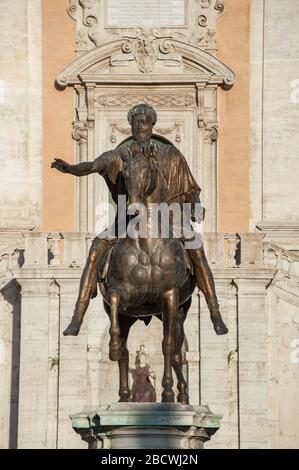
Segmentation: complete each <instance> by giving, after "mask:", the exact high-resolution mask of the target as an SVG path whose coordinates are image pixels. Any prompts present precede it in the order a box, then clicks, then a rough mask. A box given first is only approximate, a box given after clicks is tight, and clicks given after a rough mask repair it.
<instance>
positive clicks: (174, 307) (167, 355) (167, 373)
mask: <svg viewBox="0 0 299 470" xmlns="http://www.w3.org/2000/svg"><path fill="white" fill-rule="evenodd" d="M160 303H161V307H162V312H163V341H162V350H163V356H164V374H163V379H162V387H163V389H164V390H163V392H162V402H174V393H173V390H172V387H173V378H172V354H173V350H174V322H175V318H176V316H177V313H178V306H179V293H178V289H170V290H168V291H166V292H164V293H163V294H161V296H160Z"/></svg>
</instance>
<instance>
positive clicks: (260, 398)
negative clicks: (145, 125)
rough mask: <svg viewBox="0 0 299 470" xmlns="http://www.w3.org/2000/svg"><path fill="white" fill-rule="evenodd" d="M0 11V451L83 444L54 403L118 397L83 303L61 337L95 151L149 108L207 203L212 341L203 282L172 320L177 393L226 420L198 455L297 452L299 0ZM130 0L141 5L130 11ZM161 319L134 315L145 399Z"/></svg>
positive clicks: (85, 233)
mask: <svg viewBox="0 0 299 470" xmlns="http://www.w3.org/2000/svg"><path fill="white" fill-rule="evenodd" d="M2 3H3V5H1V6H2V15H1V32H0V37H1V45H2V47H1V54H0V61H1V62H3V63H1V65H2V67H1V75H0V106H1V110H2V112H1V117H0V119H1V130H2V132H1V139H0V148H1V153H0V155H1V159H2V171H1V186H0V202H1V204H0V211H1V223H0V448H8V447H11V448H15V447H18V448H85V447H86V444H85V443H84V442H82V441H81V440H80V438H79V436H78V435H76V434H75V433H74V432H73V431H72V430H71V426H70V419H69V415H70V414H73V413H77V412H79V411H81V410H82V409H83V408H84V407H86V406H91V405H97V404H101V403H107V402H110V401H116V400H117V391H118V390H117V389H118V371H117V364H115V363H111V362H110V361H109V358H108V342H109V334H108V329H109V324H108V317H107V315H106V314H105V312H104V309H103V307H102V302H101V298H100V296H98V297H97V298H95V299H94V300H93V301H92V302H91V305H90V307H89V310H88V313H87V315H86V318H85V321H84V324H83V328H82V331H81V333H80V335H79V336H78V337H67V338H65V337H63V336H62V331H63V330H64V328H65V327H66V326H67V324H68V322H69V320H70V317H71V315H72V313H73V309H74V304H75V300H76V295H77V291H78V284H79V280H80V275H81V272H82V268H83V266H84V263H85V259H86V257H87V253H88V248H89V246H90V243H91V240H92V239H93V237H94V234H95V232H96V231H97V222H98V219H99V218H100V217H101V214H100V213H99V211H98V203H99V202H108V201H109V193H108V190H107V188H106V186H105V182H104V180H101V178H100V177H99V176H98V175H91V176H89V177H82V178H80V179H79V178H78V179H75V178H74V177H72V176H70V175H63V174H61V173H58V172H56V171H54V170H51V168H50V164H51V161H52V160H53V157H55V156H59V157H61V158H63V159H65V160H67V161H68V162H70V163H75V162H81V161H88V160H93V159H94V158H95V157H96V156H97V155H99V154H100V153H101V152H103V151H104V150H107V149H112V148H114V147H116V146H117V145H119V144H120V143H121V142H123V141H124V140H125V139H126V138H128V137H129V135H130V128H129V125H128V122H127V120H126V114H127V111H128V109H129V108H130V107H131V106H133V105H134V104H137V103H140V102H146V103H149V104H151V105H153V106H154V108H155V109H156V111H157V114H158V121H157V124H156V126H155V128H154V133H155V134H156V135H157V136H161V137H163V138H166V139H167V140H168V141H170V142H173V143H174V144H175V145H176V146H177V147H178V148H179V149H180V150H181V151H182V153H183V154H184V155H185V156H186V159H187V161H188V163H189V166H190V168H191V170H192V173H193V174H194V176H195V179H196V180H197V181H198V183H199V185H200V187H201V188H202V199H203V202H204V205H205V207H206V220H205V223H204V227H203V228H204V244H205V248H206V252H207V255H208V259H209V263H210V265H211V268H212V270H213V274H214V278H215V281H216V288H217V294H218V298H219V302H220V304H221V309H222V312H223V317H224V320H225V322H226V324H227V326H228V328H229V334H228V335H226V336H224V337H217V336H216V335H215V333H214V330H213V329H212V326H211V324H210V319H209V312H208V309H207V306H206V304H205V301H204V298H203V297H202V295H201V294H195V295H194V299H193V303H192V307H191V309H190V311H189V313H188V318H187V320H186V339H185V342H184V368H185V372H186V374H187V378H188V387H189V395H190V401H191V403H192V404H199V403H202V404H208V405H209V406H210V408H211V409H212V411H214V412H215V413H221V414H223V420H222V426H221V429H220V430H219V432H218V433H217V434H216V435H215V436H214V437H213V439H212V440H211V442H210V443H209V444H207V447H209V448H298V447H299V407H298V400H297V393H296V392H297V389H298V386H299V351H298V348H299V309H298V308H299V283H298V282H299V263H298V262H299V204H298V202H299V185H298V183H297V174H298V170H299V168H298V165H299V163H298V161H299V160H298V159H297V158H296V152H298V150H297V149H298V147H299V137H298V134H297V133H296V126H297V121H298V112H299V108H298V107H299V91H298V90H299V77H298V76H296V74H297V70H298V62H299V58H298V57H299V50H298V49H299V46H298V44H299V41H298V35H299V33H298V28H297V25H298V21H299V5H298V2H297V1H296V0H285V1H284V2H281V1H279V0H239V1H237V2H236V1H234V0H156V1H153V0H152V1H151V2H149V1H147V0H143V2H137V1H136V0H128V1H127V2H123V1H119V0H70V1H67V0H30V2H29V1H28V2H27V1H25V0H10V1H8V0H4V1H3V2H2ZM141 4H142V6H141ZM161 341H162V331H161V325H160V323H159V322H158V321H156V322H155V321H154V320H153V321H152V322H151V324H150V325H149V326H148V327H145V326H144V325H143V323H141V322H139V324H136V326H134V328H133V331H132V334H131V337H130V338H129V350H130V353H131V354H130V361H131V365H132V367H133V365H134V360H135V352H136V350H137V349H138V347H139V345H140V344H145V345H146V349H147V353H148V355H149V360H150V363H151V365H152V367H153V369H154V370H155V371H156V373H157V395H158V396H159V395H160V393H161V390H160V388H159V387H160V385H159V384H160V382H161V374H162V366H163V361H162V351H161Z"/></svg>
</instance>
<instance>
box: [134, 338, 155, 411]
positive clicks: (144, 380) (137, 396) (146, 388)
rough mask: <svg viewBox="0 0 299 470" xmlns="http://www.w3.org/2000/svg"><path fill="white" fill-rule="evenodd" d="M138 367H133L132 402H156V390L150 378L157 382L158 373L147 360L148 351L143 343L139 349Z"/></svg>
mask: <svg viewBox="0 0 299 470" xmlns="http://www.w3.org/2000/svg"><path fill="white" fill-rule="evenodd" d="M135 365H136V369H131V371H130V372H131V374H132V376H133V385H132V402H135V403H137V402H139V403H140V402H156V390H155V387H154V386H153V385H152V383H151V381H150V378H152V379H153V381H154V384H155V379H156V375H155V373H154V371H153V370H152V369H151V367H150V366H149V365H148V364H147V361H146V352H145V347H144V345H143V344H141V346H140V350H139V351H137V357H136V361H135Z"/></svg>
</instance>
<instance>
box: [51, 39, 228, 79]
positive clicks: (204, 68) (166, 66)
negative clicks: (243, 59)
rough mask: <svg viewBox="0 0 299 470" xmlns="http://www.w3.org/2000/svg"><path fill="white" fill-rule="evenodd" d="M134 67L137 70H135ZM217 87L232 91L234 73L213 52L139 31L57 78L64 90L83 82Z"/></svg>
mask: <svg viewBox="0 0 299 470" xmlns="http://www.w3.org/2000/svg"><path fill="white" fill-rule="evenodd" d="M132 64H134V67H135V68H132ZM170 76H171V80H172V81H173V82H176V83H183V82H184V83H203V84H217V85H222V86H224V87H225V88H230V87H231V86H232V85H233V84H234V83H235V80H236V76H235V74H234V72H233V71H232V70H231V69H230V68H229V67H227V66H226V65H225V64H224V63H223V62H221V60H219V59H218V58H217V57H215V56H214V55H212V54H210V53H209V52H207V51H205V50H203V49H201V48H199V47H196V46H194V45H192V44H190V43H187V42H184V41H182V40H179V39H176V38H170V37H161V36H159V35H158V34H156V33H155V32H154V31H151V32H144V31H139V32H138V33H136V34H131V35H128V36H123V37H122V38H121V39H117V40H114V41H110V42H109V43H106V44H103V45H101V46H99V47H97V48H95V49H92V50H91V51H89V52H87V53H85V54H83V55H81V56H80V57H78V58H77V59H75V60H74V61H73V62H72V63H70V64H69V65H68V66H67V67H65V68H64V69H63V70H62V71H61V72H60V74H59V75H58V77H57V84H58V85H59V86H60V87H65V86H67V85H75V84H80V83H81V84H82V83H119V82H122V83H126V82H132V80H133V81H134V82H136V83H144V82H147V83H148V82H150V83H155V82H159V83H163V82H169V77H170Z"/></svg>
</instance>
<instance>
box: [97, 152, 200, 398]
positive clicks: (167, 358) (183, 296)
mask: <svg viewBox="0 0 299 470" xmlns="http://www.w3.org/2000/svg"><path fill="white" fill-rule="evenodd" d="M124 179H125V184H126V188H127V193H128V195H129V196H128V208H129V209H132V208H133V209H134V208H136V207H137V208H138V207H139V204H140V203H142V204H143V207H145V210H146V216H147V217H146V224H147V236H146V238H142V237H140V236H139V235H138V234H136V236H134V237H132V235H131V234H130V236H128V234H127V235H126V237H125V238H119V239H118V240H117V242H116V243H115V245H114V246H113V248H112V250H111V252H110V256H108V259H107V261H106V269H105V268H104V272H106V275H105V276H104V279H103V274H102V278H101V280H100V282H99V285H100V290H101V293H102V295H103V297H104V307H105V310H106V312H107V313H108V315H109V317H110V321H111V326H110V330H109V331H110V343H109V357H110V359H111V360H112V361H118V366H119V377H120V387H119V398H120V401H128V400H129V398H130V390H129V385H128V363H129V353H128V349H127V338H128V334H129V331H130V328H131V326H132V325H133V324H134V323H135V322H136V321H137V320H138V319H140V320H144V321H145V323H146V324H148V323H149V322H150V320H151V317H153V316H156V317H158V318H159V319H160V320H161V321H162V322H163V341H162V350H163V355H164V374H163V379H162V387H163V392H162V401H163V402H173V401H174V392H173V390H172V388H173V377H172V367H173V369H174V371H175V373H176V376H177V386H178V391H179V393H178V397H177V399H178V402H180V403H182V404H188V403H189V397H188V392H187V383H186V381H185V379H184V376H183V373H182V351H181V349H182V345H183V340H184V321H185V318H186V315H187V312H188V310H189V308H190V305H191V296H192V293H193V291H194V288H195V285H196V281H195V278H194V277H193V274H192V272H191V269H190V264H189V263H188V257H187V254H186V251H185V250H184V247H183V245H182V242H181V241H180V239H179V238H175V237H174V236H173V234H172V233H171V231H170V234H169V238H163V237H162V236H161V233H160V229H161V220H160V221H159V224H160V226H159V232H158V236H157V235H156V236H155V237H153V236H151V234H152V228H153V211H152V206H151V204H152V203H161V202H166V194H167V193H166V184H165V181H164V177H163V175H162V172H161V171H160V170H159V167H158V164H157V162H156V161H155V159H154V158H149V157H147V156H145V155H144V154H143V153H142V151H140V152H139V153H137V154H136V155H135V156H132V155H129V156H128V157H127V158H126V161H124Z"/></svg>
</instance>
